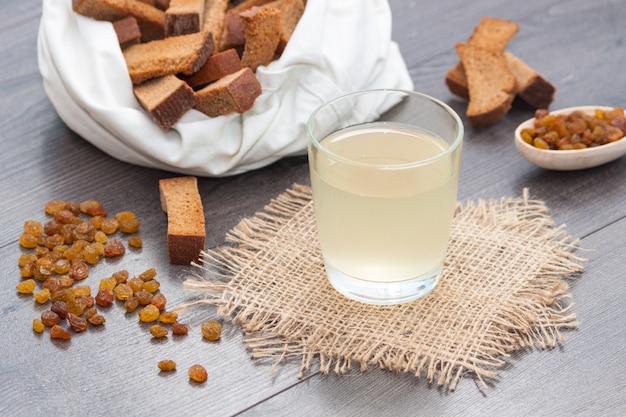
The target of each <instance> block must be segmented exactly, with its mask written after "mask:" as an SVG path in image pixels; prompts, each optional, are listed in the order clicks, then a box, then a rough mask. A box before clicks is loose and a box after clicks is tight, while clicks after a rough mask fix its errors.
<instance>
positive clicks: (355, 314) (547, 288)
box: [185, 185, 585, 390]
mask: <svg viewBox="0 0 626 417" xmlns="http://www.w3.org/2000/svg"><path fill="white" fill-rule="evenodd" d="M312 210H313V209H312V201H311V192H310V188H309V187H308V186H303V185H294V186H293V187H292V188H291V189H289V190H287V191H286V192H285V193H283V194H282V195H280V196H278V197H277V198H276V199H274V200H272V201H271V202H270V204H269V205H268V206H267V207H265V209H264V211H263V212H260V213H257V214H256V215H255V216H254V217H252V218H249V219H244V220H242V221H241V222H240V223H239V224H238V225H237V226H236V227H235V228H234V229H233V230H232V231H231V232H230V233H229V234H228V235H227V241H228V242H229V244H228V245H224V246H223V247H219V248H217V249H213V250H207V251H204V252H203V254H202V257H201V262H200V263H199V264H195V266H196V267H197V268H196V270H195V271H194V274H193V276H192V277H190V278H189V279H188V280H187V281H186V282H185V288H187V289H194V290H198V291H202V292H203V294H205V295H206V297H205V298H203V299H201V300H200V301H198V303H208V304H214V305H216V306H217V312H218V315H220V316H221V317H223V318H230V319H232V321H233V322H234V323H238V324H240V325H241V327H242V329H243V331H244V333H245V335H246V337H245V339H244V340H245V345H246V347H247V348H248V349H249V351H250V352H251V355H252V357H253V358H275V359H276V362H275V363H276V365H278V364H279V363H281V362H282V361H283V360H284V359H286V358H287V357H297V358H300V360H301V369H300V373H299V377H302V376H303V375H304V373H305V372H306V371H308V370H309V369H310V368H311V366H312V365H313V363H314V361H315V360H316V359H317V360H318V361H319V366H320V371H321V372H323V373H328V372H330V371H334V372H336V373H338V374H343V373H345V372H346V371H347V370H349V369H351V367H352V365H353V364H358V365H359V367H360V369H361V370H363V371H365V370H367V369H368V367H369V366H371V365H376V366H379V367H381V368H384V369H387V370H390V371H396V372H410V373H413V374H414V375H415V376H417V377H422V376H424V377H426V378H427V380H428V381H429V382H435V383H436V384H437V385H439V386H442V385H447V386H448V387H449V388H450V389H451V390H454V389H455V388H456V385H457V384H458V381H459V380H460V378H461V377H462V376H463V375H466V374H471V375H474V376H475V377H476V378H477V379H478V380H480V381H481V382H482V383H483V385H485V386H486V381H485V380H486V379H490V378H493V377H495V376H496V375H497V372H496V370H497V369H499V368H501V367H502V366H503V365H504V364H505V363H506V357H507V356H508V355H509V354H510V353H511V352H513V351H516V350H519V349H522V348H531V349H532V348H534V347H540V348H550V347H554V346H556V345H557V344H559V343H562V342H563V341H564V337H563V334H562V331H563V330H568V329H575V328H577V326H578V323H577V320H576V315H575V314H574V313H572V312H571V308H572V306H573V304H572V303H571V302H570V298H571V295H570V294H569V293H568V284H567V282H566V281H565V280H564V278H566V277H570V276H572V275H573V274H575V273H580V272H581V271H582V267H581V263H583V262H585V260H584V259H582V258H579V257H577V256H575V255H574V254H573V252H574V251H575V250H576V249H577V244H578V241H577V240H575V239H573V238H572V237H570V236H569V235H568V234H567V233H566V231H565V227H564V226H561V227H553V224H552V220H551V218H550V216H549V213H548V209H547V208H546V206H545V204H544V203H542V202H541V201H537V200H532V199H530V198H529V193H528V191H527V190H524V193H523V195H522V197H521V198H517V199H510V198H509V199H501V200H499V201H495V200H492V201H483V200H479V201H476V202H467V203H465V204H459V205H458V206H457V210H456V213H455V221H454V224H453V233H452V237H451V242H450V252H449V254H448V256H447V257H446V263H445V266H444V273H443V275H442V278H441V280H440V282H439V284H438V285H437V287H436V288H435V289H434V290H433V291H432V292H431V293H430V294H429V295H428V296H426V297H424V298H422V299H420V300H417V301H415V302H411V303H407V304H403V305H399V306H386V307H381V306H370V305H365V304H362V303H358V302H355V301H352V300H347V299H345V298H344V297H343V296H341V295H339V294H338V293H336V292H335V291H334V290H333V289H332V287H330V285H329V284H328V283H327V281H326V279H325V275H324V271H323V262H322V259H321V254H320V253H319V250H318V247H317V246H318V244H317V237H316V235H315V225H314V216H313V215H312ZM477 231H478V233H477ZM299 235H301V236H299ZM483 240H484V241H483ZM518 241H519V242H518ZM516 263H517V264H519V265H521V266H522V267H521V268H517V267H515V265H516Z"/></svg>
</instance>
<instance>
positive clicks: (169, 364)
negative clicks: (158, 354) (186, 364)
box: [158, 359, 176, 372]
mask: <svg viewBox="0 0 626 417" xmlns="http://www.w3.org/2000/svg"><path fill="white" fill-rule="evenodd" d="M158 367H159V369H160V370H162V371H164V372H170V371H173V370H174V369H176V362H174V361H173V360H171V359H163V360H162V361H159V364H158Z"/></svg>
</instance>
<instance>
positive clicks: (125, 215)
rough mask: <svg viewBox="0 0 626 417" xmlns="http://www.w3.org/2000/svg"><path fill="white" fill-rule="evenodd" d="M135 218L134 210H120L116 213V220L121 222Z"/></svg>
mask: <svg viewBox="0 0 626 417" xmlns="http://www.w3.org/2000/svg"><path fill="white" fill-rule="evenodd" d="M134 218H135V213H133V212H132V211H120V212H119V213H116V214H115V220H117V221H118V222H121V221H123V220H132V219H134Z"/></svg>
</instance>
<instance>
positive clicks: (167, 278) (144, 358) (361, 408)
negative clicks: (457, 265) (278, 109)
mask: <svg viewBox="0 0 626 417" xmlns="http://www.w3.org/2000/svg"><path fill="white" fill-rule="evenodd" d="M0 3H1V4H2V6H5V7H0V18H1V20H2V21H3V22H4V24H3V25H2V27H1V28H0V54H1V56H2V60H0V91H1V92H2V94H0V108H1V109H2V110H1V113H0V115H1V116H0V168H1V172H2V176H1V179H0V181H1V186H0V193H2V195H1V197H2V198H1V199H0V208H1V212H2V216H1V218H0V230H2V234H1V235H0V263H1V267H2V271H3V279H2V285H0V334H1V335H2V338H1V339H0V352H2V358H1V360H0V415H1V416H25V415H28V416H39V415H55V414H56V415H63V416H79V415H81V416H82V415H90V416H110V415H129V416H145V415H149V414H152V415H155V416H161V415H162V416H171V415H203V416H205V415H218V416H222V415H237V414H239V415H245V416H267V415H289V416H310V415H334V416H355V415H359V416H369V415H394V416H405V415H406V416H415V415H468V416H485V415H498V416H544V415H545V416H568V415H580V416H599V415H602V416H617V415H624V414H626V402H625V400H624V399H625V398H626V378H624V374H625V373H626V364H625V362H624V360H623V359H624V357H625V355H626V351H625V350H626V348H625V346H626V345H625V343H624V340H626V338H625V336H626V334H625V329H626V319H625V316H624V309H623V302H624V299H625V298H626V290H625V286H624V285H623V278H624V270H625V269H626V262H625V259H626V239H624V236H626V158H621V159H619V160H617V161H615V162H612V163H610V164H607V165H604V166H601V167H597V168H593V169H589V170H585V171H579V172H550V171H545V170H542V169H539V168H536V167H534V166H533V165H531V164H529V163H528V162H526V161H525V160H524V159H523V158H522V157H521V156H520V155H519V154H518V153H517V152H516V150H515V148H514V145H513V130H514V128H515V126H516V125H517V124H518V123H520V122H522V121H524V120H526V119H527V118H529V117H532V115H533V109H531V108H529V107H528V106H527V105H525V104H524V103H521V102H515V103H514V105H513V108H512V110H511V112H510V113H509V114H508V115H507V116H506V117H504V118H503V119H502V120H500V121H499V122H498V123H496V124H494V125H492V126H490V127H487V128H484V129H480V130H476V129H472V128H471V127H469V124H468V123H465V124H466V139H465V144H464V155H463V163H462V173H461V182H460V188H459V199H460V200H468V199H478V198H499V197H510V196H518V195H520V194H521V192H522V190H523V189H524V188H529V190H530V193H531V195H532V196H533V197H535V198H538V199H541V200H544V201H545V202H546V204H547V205H548V207H549V208H550V209H551V214H552V217H553V218H554V220H555V223H556V224H566V225H567V230H568V231H569V232H570V233H571V234H572V235H574V236H577V237H580V238H581V239H582V240H581V243H580V244H581V247H582V248H584V249H585V250H584V251H582V250H581V251H580V255H581V256H584V257H587V258H589V260H590V261H589V264H588V265H587V266H586V267H585V271H584V273H583V274H582V275H581V276H580V277H577V278H575V279H574V280H572V282H571V289H572V295H573V301H574V303H575V306H574V311H575V312H576V313H577V315H578V318H579V321H580V328H579V329H578V330H576V331H573V332H567V333H566V334H565V336H566V337H567V340H566V342H565V343H564V344H563V345H562V346H560V347H558V348H556V349H552V350H548V351H541V350H534V351H524V352H519V353H516V354H515V355H513V356H512V357H511V358H510V359H509V361H508V365H507V367H506V369H504V370H503V371H502V372H501V373H500V376H499V378H498V379H497V380H495V381H492V383H491V386H490V387H489V388H488V389H483V388H481V387H480V385H477V384H476V383H475V382H474V381H473V380H472V379H471V378H466V379H463V380H462V381H461V383H460V384H459V386H458V388H457V390H456V391H455V392H447V391H445V390H442V389H437V388H436V387H433V386H430V385H429V384H428V383H427V382H426V381H424V380H416V379H415V378H414V377H412V376H411V375H395V374H391V373H388V372H383V371H380V370H370V371H368V372H366V373H364V374H361V373H360V372H359V371H358V370H355V371H353V372H351V373H350V374H349V375H347V376H343V377H338V376H335V375H328V376H325V375H321V374H319V373H318V372H317V371H316V369H313V371H312V372H311V373H309V374H308V375H307V376H306V377H305V378H304V379H302V380H298V379H297V377H296V375H297V372H298V368H299V364H298V363H291V362H289V361H287V362H286V363H285V364H284V365H282V366H279V367H278V368H276V370H275V371H274V372H272V363H267V362H257V361H254V360H252V359H251V358H250V355H249V353H248V352H246V350H245V348H244V345H243V343H242V335H241V331H240V329H239V327H238V326H237V325H236V324H233V323H229V322H225V323H224V332H223V335H222V339H221V341H219V342H217V343H209V342H205V341H203V340H201V337H200V333H199V324H200V322H201V321H203V320H206V319H216V318H217V316H216V312H215V309H214V308H212V307H205V308H202V309H196V310H192V311H191V312H189V313H187V314H188V315H187V316H186V318H187V321H188V322H189V324H190V325H191V332H190V334H189V335H188V336H186V337H182V338H172V337H169V338H168V339H167V340H164V341H161V342H159V341H154V340H152V339H151V338H150V336H149V332H148V326H146V325H144V324H141V323H139V322H138V321H137V319H136V317H135V316H133V315H127V314H125V313H124V312H123V310H122V308H121V307H120V306H117V305H116V306H112V307H111V308H109V309H108V310H106V311H105V314H106V317H107V323H106V324H105V326H104V328H102V329H101V330H96V331H88V332H86V333H84V334H80V335H77V336H75V337H74V338H73V339H72V341H71V342H55V341H51V340H50V339H49V337H48V336H47V335H37V334H34V333H33V332H32V330H31V322H32V319H33V318H34V317H36V316H37V315H38V314H39V313H40V312H41V310H42V309H43V308H42V307H40V306H37V305H35V303H34V302H33V301H32V299H31V298H30V297H28V296H18V295H17V294H16V291H15V284H17V282H19V272H18V268H17V258H18V257H19V255H20V253H21V250H20V247H19V245H18V244H17V238H18V236H19V234H20V233H21V229H22V225H23V222H24V221H25V220H27V219H30V218H34V219H38V220H43V219H44V218H45V217H44V215H43V207H44V204H45V203H46V202H47V201H49V200H51V199H54V198H62V199H74V200H79V201H80V200H84V199H87V198H97V199H99V200H101V201H102V202H103V204H104V205H105V207H106V208H108V209H109V210H110V211H111V212H115V211H121V210H127V209H129V210H133V211H135V212H136V213H137V215H138V217H139V218H140V219H141V221H142V227H141V236H142V238H143V239H144V242H145V246H144V248H142V249H141V250H138V251H129V252H128V253H127V254H126V255H125V256H124V258H122V259H121V260H108V261H106V262H103V263H101V264H99V265H98V266H97V267H96V268H94V269H93V270H92V276H91V277H90V279H92V278H93V280H92V281H91V282H92V283H93V282H95V280H97V279H99V278H104V277H106V276H108V275H110V274H111V273H113V272H114V271H116V270H118V269H121V268H126V269H128V270H129V271H130V272H131V273H133V274H138V273H140V272H142V271H143V270H145V269H147V268H149V267H155V268H157V270H158V274H159V275H158V278H159V280H160V281H161V283H162V291H163V292H164V293H165V294H166V296H168V299H169V304H170V305H176V304H181V303H184V302H186V301H188V300H190V299H194V298H195V297H198V296H199V295H198V294H193V293H189V292H186V291H184V290H183V289H182V281H183V280H184V279H185V277H186V276H187V274H188V269H189V268H188V267H181V266H176V265H171V264H169V262H168V261H167V259H168V258H167V246H166V244H165V236H166V227H167V219H166V215H165V214H164V213H163V212H162V211H161V209H160V203H159V199H158V180H159V179H161V178H168V177H171V176H175V174H173V173H169V172H164V171H159V170H153V169H147V168H142V167H138V166H133V165H129V164H126V163H123V162H120V161H118V160H115V159H113V158H111V157H110V156H108V155H106V154H104V153H103V152H101V151H100V150H98V149H97V148H95V147H93V146H92V145H90V144H89V143H88V142H87V141H85V140H83V139H82V138H80V137H79V136H77V135H76V134H74V133H73V132H71V131H70V130H69V129H68V128H67V127H66V126H65V125H64V124H63V122H62V121H61V120H60V119H59V118H58V116H57V114H56V112H55V111H54V108H53V107H52V106H51V104H50V102H49V101H48V99H47V97H46V94H45V91H44V89H43V86H42V80H41V77H40V75H39V72H38V65H37V54H36V39H37V31H38V24H39V17H40V13H41V2H39V1H35V0H22V1H20V2H17V3H15V2H11V3H10V2H9V1H8V0H0ZM390 4H391V8H392V12H393V38H394V40H395V41H396V42H397V43H398V45H399V47H400V50H401V51H402V53H403V56H404V58H405V60H406V63H407V65H408V66H409V70H410V74H411V76H412V78H413V80H414V82H415V88H416V89H417V90H419V91H422V92H425V93H428V94H431V95H433V96H436V97H438V98H440V99H442V100H443V101H445V102H447V103H448V104H450V105H451V106H452V107H453V108H454V109H455V110H457V111H458V112H459V114H461V115H462V118H463V120H464V121H465V122H467V119H466V118H465V116H464V112H465V107H466V103H465V102H464V101H463V100H461V99H459V98H457V97H454V96H453V95H452V94H450V92H449V91H448V90H447V88H446V86H445V84H444V81H443V80H444V75H445V72H446V71H447V70H448V69H449V68H450V67H451V66H452V65H454V63H455V62H456V61H457V60H458V57H457V56H456V53H455V51H454V43H455V42H463V41H464V40H466V39H467V37H468V36H469V34H470V33H471V30H472V29H473V27H474V26H475V25H476V24H477V23H478V21H479V19H480V17H482V16H492V17H502V18H508V19H512V20H515V21H517V22H518V23H519V24H520V31H519V33H518V34H517V36H516V37H515V38H514V39H513V40H512V41H511V43H510V44H509V49H510V50H511V51H512V52H513V53H515V54H516V55H517V56H519V57H520V58H522V59H524V60H525V61H526V62H527V63H528V64H530V65H531V66H533V67H534V68H535V69H537V70H539V71H540V72H541V73H542V74H543V75H544V76H546V77H547V78H548V79H549V80H550V81H552V82H553V83H554V84H556V86H557V87H558V91H557V93H556V98H555V101H554V103H553V105H552V108H555V109H556V108H562V107H569V106H573V105H583V104H587V105H588V104H599V105H608V106H624V105H626V99H625V98H624V97H625V96H624V86H626V71H624V69H625V68H626V53H625V49H624V48H625V47H626V46H625V45H626V30H624V21H626V7H624V2H623V1H621V0H599V1H594V2H590V1H588V0H545V1H542V0H527V1H524V2H510V1H506V0H477V1H474V2H466V1H462V0H450V1H446V2H442V1H439V0H424V1H415V0H413V1H404V0H391V1H390ZM308 182H309V176H308V165H307V159H306V157H297V158H286V159H284V160H281V161H279V162H277V163H275V164H273V165H271V166H269V167H266V168H263V169H259V170H257V171H254V172H250V173H246V174H242V175H238V176H235V177H229V178H201V179H200V180H199V184H198V186H199V190H200V194H201V196H202V200H203V206H204V210H205V217H206V219H207V247H215V246H219V245H221V244H223V243H224V235H225V233H226V232H227V231H228V230H230V229H231V228H232V227H234V226H235V225H236V224H237V223H238V222H239V221H240V220H241V219H242V218H244V217H249V216H251V215H253V214H254V213H255V212H257V211H260V210H261V209H262V208H263V207H264V205H265V204H267V203H268V202H269V200H270V199H271V198H273V197H275V196H277V195H278V194H280V193H281V192H282V191H284V190H285V189H286V188H288V187H290V186H291V185H292V184H293V183H305V184H306V183H308ZM166 357H171V358H173V359H175V360H176V361H177V362H178V364H179V368H178V370H177V371H176V372H175V373H173V374H168V375H162V374H159V372H158V369H157V367H156V364H157V362H158V361H159V360H161V359H163V358H166ZM193 363H203V364H204V365H205V366H206V367H207V370H208V372H209V379H208V381H207V383H205V384H204V385H202V386H198V385H196V384H193V383H190V382H189V381H188V378H187V368H188V367H189V366H191V365H192V364H193Z"/></svg>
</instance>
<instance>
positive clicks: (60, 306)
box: [50, 300, 67, 319]
mask: <svg viewBox="0 0 626 417" xmlns="http://www.w3.org/2000/svg"><path fill="white" fill-rule="evenodd" d="M50 310H52V311H54V312H55V313H57V314H58V316H59V317H61V318H62V319H64V318H65V317H66V316H67V303H66V302H65V301H61V300H57V301H55V302H53V303H52V305H51V306H50Z"/></svg>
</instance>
